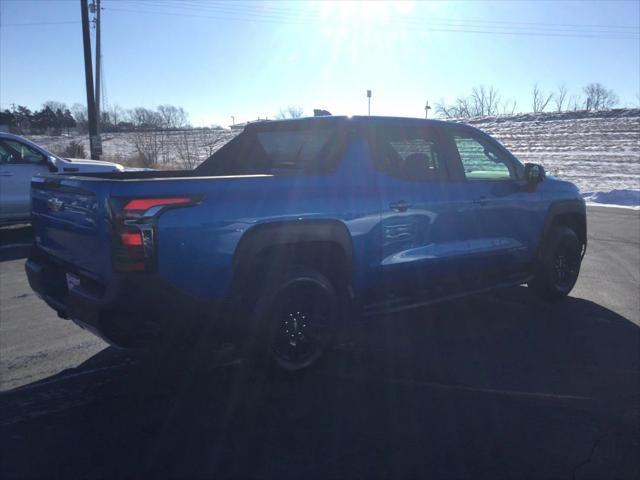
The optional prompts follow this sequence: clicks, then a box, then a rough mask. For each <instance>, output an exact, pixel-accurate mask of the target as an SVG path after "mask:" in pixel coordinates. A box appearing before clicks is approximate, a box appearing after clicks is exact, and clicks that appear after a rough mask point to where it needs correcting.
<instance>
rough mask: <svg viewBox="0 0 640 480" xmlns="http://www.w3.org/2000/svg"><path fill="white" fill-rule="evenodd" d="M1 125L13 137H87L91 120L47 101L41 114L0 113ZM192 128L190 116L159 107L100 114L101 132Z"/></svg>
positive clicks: (80, 108) (77, 108) (19, 109)
mask: <svg viewBox="0 0 640 480" xmlns="http://www.w3.org/2000/svg"><path fill="white" fill-rule="evenodd" d="M0 125H8V126H9V129H10V130H11V131H13V132H14V133H18V134H21V135H24V134H48V135H61V134H62V133H63V132H65V131H66V132H67V133H70V131H71V129H74V130H77V131H78V133H87V132H88V130H89V117H88V114H87V108H86V107H85V106H84V105H82V104H79V103H76V104H74V105H73V106H71V107H68V106H67V105H66V104H64V103H62V102H56V101H53V100H51V101H48V102H45V103H44V104H43V105H42V108H41V109H40V110H33V111H32V110H30V109H29V108H28V107H26V106H24V105H13V106H12V108H11V109H6V110H4V111H3V112H0ZM184 128H191V124H190V123H189V114H188V113H187V112H186V111H185V110H184V108H182V107H176V106H174V105H159V106H158V107H157V108H156V109H149V108H144V107H136V108H132V109H128V110H125V109H123V108H121V107H120V106H118V105H112V106H109V107H108V108H106V109H105V110H104V111H101V112H100V131H101V132H107V133H108V132H130V131H140V130H142V131H144V130H172V129H184Z"/></svg>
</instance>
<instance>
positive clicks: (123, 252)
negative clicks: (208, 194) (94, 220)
mask: <svg viewBox="0 0 640 480" xmlns="http://www.w3.org/2000/svg"><path fill="white" fill-rule="evenodd" d="M197 202H198V199H196V198H193V197H157V198H155V197H154V198H113V199H112V200H111V207H112V211H113V220H114V239H113V243H114V251H113V269H114V270H115V271H118V272H143V271H149V270H151V269H152V268H153V266H154V262H155V236H156V231H155V220H156V218H157V217H158V215H159V214H160V213H161V212H163V211H165V210H166V209H168V208H175V207H186V206H189V205H193V204H194V203H197Z"/></svg>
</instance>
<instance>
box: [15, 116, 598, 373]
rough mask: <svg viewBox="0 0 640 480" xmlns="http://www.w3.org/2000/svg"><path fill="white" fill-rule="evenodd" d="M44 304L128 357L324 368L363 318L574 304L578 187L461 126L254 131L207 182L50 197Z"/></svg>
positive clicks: (71, 178)
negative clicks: (503, 304) (491, 305)
mask: <svg viewBox="0 0 640 480" xmlns="http://www.w3.org/2000/svg"><path fill="white" fill-rule="evenodd" d="M31 195H32V202H33V203H32V214H31V215H32V223H33V227H34V233H35V244H34V248H33V251H32V254H31V256H30V258H29V260H28V261H27V263H26V271H27V274H28V277H29V282H30V284H31V286H32V288H33V289H34V290H35V291H36V292H37V293H38V294H39V295H40V296H41V297H42V298H43V299H44V300H45V301H46V302H47V303H48V304H49V305H50V306H51V307H52V308H54V309H55V310H56V311H57V312H58V314H59V315H60V316H61V317H64V318H70V319H72V320H73V321H75V322H77V323H78V324H80V325H81V326H83V327H85V328H88V329H90V330H92V331H94V332H95V333H97V334H98V335H100V336H102V337H103V338H105V339H107V340H108V341H109V342H111V343H113V344H116V345H119V346H123V347H131V348H133V347H143V346H148V345H156V344H163V345H165V344H172V343H173V342H176V341H177V340H178V339H181V340H182V339H185V338H189V339H192V338H193V335H195V336H197V337H198V338H199V339H201V340H202V339H207V340H210V341H212V342H214V343H215V342H216V341H222V339H227V338H232V339H233V341H235V342H238V343H240V344H242V345H245V346H247V347H248V348H250V350H251V352H252V353H255V354H256V355H257V357H258V358H264V357H267V358H268V359H269V361H270V362H271V363H272V364H274V365H276V366H278V367H279V368H281V369H284V370H288V371H297V370H301V369H304V368H306V367H309V366H310V365H312V364H314V363H315V362H316V361H317V360H318V358H319V357H320V356H321V354H322V353H323V351H326V349H327V348H328V347H329V346H330V345H331V342H332V340H333V339H334V338H335V336H336V333H337V332H338V331H339V330H340V329H341V328H342V327H343V326H345V325H347V324H348V323H349V322H351V321H353V320H354V319H356V318H362V317H369V316H372V315H379V314H388V313H393V312H399V311H402V310H404V309H408V308H414V307H416V306H420V305H425V304H428V303H431V302H434V301H440V300H446V299H453V298H457V297H461V296H465V295H469V294H472V293H477V292H482V291H486V290H490V289H494V288H499V287H504V286H510V285H519V284H522V283H528V285H529V287H530V289H531V290H532V291H533V292H534V293H535V294H536V295H538V296H539V297H540V298H541V299H544V300H547V301H551V300H558V299H561V298H562V297H564V296H566V295H567V294H568V293H569V292H570V291H571V289H572V288H573V286H574V284H575V282H576V280H577V278H578V273H579V270H580V264H581V261H582V258H583V255H584V253H585V249H586V243H587V234H586V213H585V204H584V201H583V200H582V198H581V196H580V194H579V192H578V189H577V188H576V187H575V186H574V185H573V184H571V183H569V182H566V181H561V180H558V179H555V178H550V177H549V178H546V177H545V172H544V169H543V168H542V166H540V165H535V164H527V165H523V164H521V163H520V162H519V161H518V160H517V159H516V158H515V157H514V156H513V155H511V154H510V153H509V152H508V151H507V150H506V149H505V148H504V147H503V146H502V145H500V144H499V143H498V142H496V141H495V140H493V139H492V138H491V137H489V136H488V135H486V134H484V133H482V132H481V131H479V130H477V129H475V128H472V127H469V126H466V125H463V124H459V123H450V122H441V121H434V120H421V119H411V118H388V117H317V118H305V119H296V120H284V121H273V122H262V123H256V124H251V125H249V126H247V127H246V128H245V130H244V131H243V132H242V133H241V134H240V135H239V136H237V137H236V138H234V139H233V140H232V141H231V142H229V143H228V144H227V145H225V146H224V147H223V148H222V149H221V150H219V151H218V152H216V153H215V154H214V155H213V156H211V157H210V158H209V159H207V160H206V161H205V162H204V163H203V164H202V165H200V166H199V167H198V168H196V169H195V170H189V171H150V172H110V173H87V174H75V173H71V174H67V175H60V174H45V175H41V176H38V177H34V179H33V181H32V191H31Z"/></svg>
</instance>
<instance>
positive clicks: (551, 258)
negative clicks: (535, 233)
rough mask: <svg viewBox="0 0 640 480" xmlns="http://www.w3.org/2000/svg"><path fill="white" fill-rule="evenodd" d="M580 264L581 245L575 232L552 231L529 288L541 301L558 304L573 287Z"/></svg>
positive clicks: (558, 228) (557, 228) (556, 229)
mask: <svg viewBox="0 0 640 480" xmlns="http://www.w3.org/2000/svg"><path fill="white" fill-rule="evenodd" d="M581 263H582V244H581V243H580V240H579V239H578V237H577V235H576V234H575V232H574V231H573V230H571V229H570V228H568V227H564V226H557V227H552V229H551V231H550V232H549V234H548V235H547V237H546V238H545V240H544V243H543V245H542V255H541V258H540V260H539V261H538V264H537V265H536V268H535V272H534V277H533V278H532V279H531V280H530V281H529V282H528V285H529V288H531V290H532V291H533V292H534V293H535V294H536V295H537V296H538V297H540V298H541V299H543V300H547V301H557V300H560V299H562V298H564V297H566V296H567V295H569V292H571V290H572V289H573V287H574V286H575V284H576V281H577V280H578V274H579V273H580V264H581Z"/></svg>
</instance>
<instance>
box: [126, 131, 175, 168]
mask: <svg viewBox="0 0 640 480" xmlns="http://www.w3.org/2000/svg"><path fill="white" fill-rule="evenodd" d="M166 140H167V137H166V132H164V131H159V130H137V131H136V132H135V133H134V134H133V145H134V146H135V148H136V152H138V159H139V161H140V164H141V165H142V166H143V167H147V168H152V167H155V166H156V165H158V163H160V161H161V160H164V159H165V156H164V154H165V152H166V143H167V142H166Z"/></svg>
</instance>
